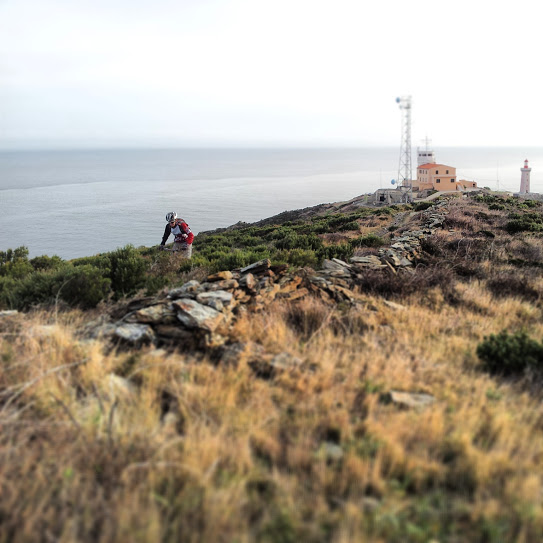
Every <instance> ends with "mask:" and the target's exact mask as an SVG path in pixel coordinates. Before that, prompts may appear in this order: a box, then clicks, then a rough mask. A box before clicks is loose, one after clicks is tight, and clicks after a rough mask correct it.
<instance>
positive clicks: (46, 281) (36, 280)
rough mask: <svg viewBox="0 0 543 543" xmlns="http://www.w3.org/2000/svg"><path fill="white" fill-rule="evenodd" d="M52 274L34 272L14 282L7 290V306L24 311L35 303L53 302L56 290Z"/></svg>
mask: <svg viewBox="0 0 543 543" xmlns="http://www.w3.org/2000/svg"><path fill="white" fill-rule="evenodd" d="M54 274H55V272H50V271H46V272H34V273H32V274H30V275H27V276H26V277H24V278H23V279H20V280H19V281H17V282H16V283H14V284H13V285H12V288H11V290H10V292H9V306H10V307H12V308H13V309H18V310H20V311H21V310H23V311H24V310H26V309H30V308H31V307H32V306H35V305H40V304H48V303H54V301H55V299H56V295H57V292H58V283H57V282H56V281H55V275H54ZM56 287H57V288H56Z"/></svg>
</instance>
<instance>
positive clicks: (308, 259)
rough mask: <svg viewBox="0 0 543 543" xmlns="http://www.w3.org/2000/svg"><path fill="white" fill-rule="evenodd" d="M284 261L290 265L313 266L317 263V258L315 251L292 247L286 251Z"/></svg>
mask: <svg viewBox="0 0 543 543" xmlns="http://www.w3.org/2000/svg"><path fill="white" fill-rule="evenodd" d="M274 256H275V255H274ZM274 260H275V259H274ZM286 261H287V262H288V263H289V264H291V265H292V266H298V267H300V268H303V267H306V266H308V267H310V268H315V267H317V265H318V264H319V259H318V257H317V255H316V253H315V251H311V250H307V249H292V250H291V251H287V254H286Z"/></svg>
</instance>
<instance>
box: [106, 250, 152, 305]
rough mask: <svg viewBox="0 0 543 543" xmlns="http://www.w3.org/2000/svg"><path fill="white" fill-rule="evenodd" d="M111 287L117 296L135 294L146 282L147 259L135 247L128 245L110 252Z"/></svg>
mask: <svg viewBox="0 0 543 543" xmlns="http://www.w3.org/2000/svg"><path fill="white" fill-rule="evenodd" d="M108 256H109V261H110V266H111V268H110V273H109V278H110V279H111V288H112V289H113V291H114V293H115V297H116V298H120V297H122V296H127V295H130V294H134V293H135V292H136V291H137V290H138V289H140V288H142V287H143V285H144V283H145V278H146V271H147V266H148V265H147V261H146V260H145V259H144V258H143V257H142V256H141V254H140V253H139V252H138V251H137V250H136V249H135V248H134V246H133V245H126V246H125V247H122V248H121V249H117V250H116V251H113V252H112V253H109V255H108Z"/></svg>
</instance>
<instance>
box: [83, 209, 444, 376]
mask: <svg viewBox="0 0 543 543" xmlns="http://www.w3.org/2000/svg"><path fill="white" fill-rule="evenodd" d="M445 213H446V209H445V207H444V204H442V205H440V204H438V205H436V206H433V207H432V208H431V209H429V210H426V211H423V212H421V218H422V223H423V224H422V226H421V227H420V228H418V229H416V230H412V231H403V232H402V233H401V235H399V236H398V237H396V238H395V239H394V243H392V245H391V246H390V247H387V248H383V249H380V250H379V253H378V254H377V255H367V256H354V257H352V258H351V259H350V261H349V262H344V261H343V260H340V259H337V258H333V259H331V260H325V261H324V262H323V265H322V268H321V269H320V270H317V271H315V270H312V269H309V268H301V269H297V270H295V271H289V270H288V268H287V266H286V265H279V266H272V265H271V262H270V261H269V260H268V259H263V260H260V261H258V262H254V263H252V264H250V265H249V266H246V267H244V268H241V269H237V270H232V271H221V272H219V273H215V274H212V275H209V276H208V277H207V278H206V279H205V281H202V282H199V281H195V280H192V281H188V282H187V283H185V284H184V285H182V286H181V287H179V288H174V289H171V290H170V291H168V292H167V293H165V294H164V295H163V296H162V297H158V298H140V299H136V300H132V301H130V303H129V304H128V305H126V306H125V312H124V314H123V313H122V312H121V311H119V310H117V311H116V312H114V313H113V314H112V318H111V320H110V322H103V321H101V322H100V323H99V324H97V326H96V327H94V328H93V329H91V330H88V329H87V330H86V335H87V336H91V337H97V336H100V335H102V336H107V337H110V338H111V339H112V340H113V341H114V342H116V343H117V344H119V345H127V346H130V347H140V346H142V345H148V344H153V345H156V346H165V347H169V348H177V349H183V350H192V349H206V350H209V349H211V350H214V353H212V354H213V357H214V358H215V359H216V360H218V361H219V362H220V363H224V364H233V363H235V361H236V360H238V359H239V358H240V357H241V356H246V358H247V357H248V360H247V362H248V363H249V365H250V366H251V367H252V368H253V370H254V371H255V373H257V374H258V375H261V376H268V377H269V376H273V375H274V374H276V373H277V372H280V371H289V370H291V369H293V368H299V367H300V366H301V364H302V361H299V360H294V359H292V357H290V355H288V354H286V353H280V354H277V353H275V354H273V355H272V354H269V353H264V352H259V351H258V349H257V350H256V351H255V349H252V350H251V353H252V354H251V355H250V356H248V355H247V348H246V346H244V345H241V344H238V343H236V342H235V339H234V338H232V337H231V330H232V325H233V323H234V322H235V320H236V318H237V317H238V316H239V315H240V314H244V313H246V312H253V311H260V310H262V309H264V308H265V307H266V306H267V305H269V304H270V303H271V302H273V301H274V300H283V301H296V300H299V299H301V298H304V297H306V296H309V295H311V296H315V297H318V298H320V299H321V300H323V301H324V302H327V303H338V302H341V303H348V304H353V303H356V302H357V299H359V294H358V292H357V284H358V282H359V281H360V279H361V278H362V277H364V274H366V273H367V271H368V270H381V271H382V272H383V273H394V274H397V273H410V272H411V273H412V270H413V268H414V265H415V264H416V261H417V259H418V258H419V257H420V256H421V252H422V250H421V245H420V242H421V240H422V239H424V238H425V237H427V236H429V235H431V234H432V233H433V232H434V231H435V230H436V228H439V227H441V226H442V225H443V222H444V220H445ZM398 307H400V306H398Z"/></svg>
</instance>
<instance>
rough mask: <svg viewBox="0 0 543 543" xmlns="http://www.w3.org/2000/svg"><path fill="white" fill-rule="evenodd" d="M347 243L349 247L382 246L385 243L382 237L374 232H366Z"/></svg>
mask: <svg viewBox="0 0 543 543" xmlns="http://www.w3.org/2000/svg"><path fill="white" fill-rule="evenodd" d="M349 244H350V245H351V247H353V248H355V247H382V246H383V245H385V244H386V242H385V241H384V240H383V238H380V237H379V236H377V235H375V234H368V235H367V236H360V237H358V238H356V239H352V240H351V241H350V242H349Z"/></svg>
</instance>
